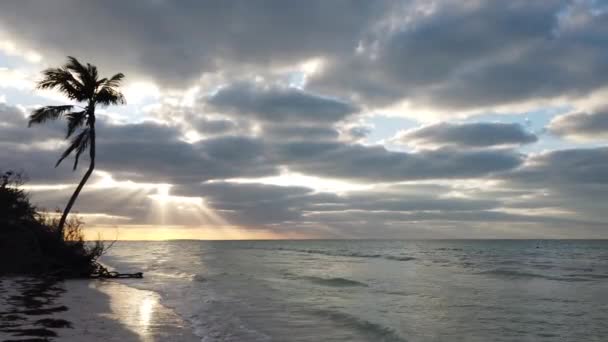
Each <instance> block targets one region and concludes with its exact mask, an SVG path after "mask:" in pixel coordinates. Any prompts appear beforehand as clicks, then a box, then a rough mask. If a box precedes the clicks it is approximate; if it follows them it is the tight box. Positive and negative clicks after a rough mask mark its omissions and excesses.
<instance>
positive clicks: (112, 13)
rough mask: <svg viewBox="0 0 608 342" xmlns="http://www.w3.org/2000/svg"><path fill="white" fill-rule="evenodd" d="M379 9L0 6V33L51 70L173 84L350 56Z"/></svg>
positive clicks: (64, 1) (69, 2)
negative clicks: (85, 68)
mask: <svg viewBox="0 0 608 342" xmlns="http://www.w3.org/2000/svg"><path fill="white" fill-rule="evenodd" d="M386 3H390V2H388V1H374V2H369V1H362V0H356V1H337V2H331V3H328V2H326V1H323V0H314V1H307V2H306V3H301V4H300V3H295V4H294V3H289V4H288V3H285V2H284V1H280V0H277V1H275V0H271V1H267V2H265V3H264V4H263V5H260V4H258V3H253V2H251V1H246V0H242V1H230V2H215V1H197V0H190V1H185V2H181V3H180V4H176V3H172V2H166V1H155V0H145V1H140V2H138V3H130V2H125V1H119V0H110V1H104V2H100V3H93V2H82V1H78V0H60V1H54V2H53V3H52V4H51V3H46V2H42V3H41V2H38V1H28V0H24V1H17V2H10V3H5V4H3V5H2V12H1V13H0V30H3V31H6V32H7V33H8V35H9V37H10V39H12V40H15V41H17V42H18V43H19V45H20V46H24V47H26V48H32V47H33V48H36V50H37V51H39V52H40V53H41V54H42V55H43V56H44V57H45V59H48V61H49V62H51V63H52V64H55V63H58V62H60V61H63V59H64V57H65V55H66V54H69V55H75V56H79V57H81V58H82V59H83V60H91V61H94V62H95V63H96V64H98V66H100V67H102V70H108V72H116V71H122V72H125V73H127V75H134V77H144V78H152V79H153V80H155V81H156V82H157V83H158V84H159V85H162V86H169V87H177V88H183V87H184V86H186V87H187V84H189V83H192V82H194V81H195V80H196V79H198V77H199V76H200V75H201V74H202V73H203V72H216V71H220V70H222V69H223V68H224V67H226V66H227V65H229V66H232V67H235V68H236V67H238V68H241V69H243V68H248V67H254V68H260V67H269V66H274V65H276V66H282V65H290V64H294V63H299V62H302V61H303V60H307V59H310V58H314V57H317V56H319V55H336V54H340V53H343V52H344V51H351V50H352V49H354V47H355V46H356V44H357V40H358V37H359V35H360V34H361V32H362V31H363V30H365V27H367V26H368V25H369V24H370V22H372V21H373V20H374V18H375V17H377V16H378V15H379V13H383V11H384V10H385V8H386V7H387V5H386ZM24 22H27V23H28V25H23V23H24ZM74 27H79V28H80V29H79V30H74V29H73V28H74ZM90 37H95V39H90ZM117 37H120V39H117Z"/></svg>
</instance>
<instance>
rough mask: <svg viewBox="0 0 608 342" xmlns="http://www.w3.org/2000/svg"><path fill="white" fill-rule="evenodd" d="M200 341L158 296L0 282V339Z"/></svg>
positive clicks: (88, 285) (115, 288)
mask: <svg viewBox="0 0 608 342" xmlns="http://www.w3.org/2000/svg"><path fill="white" fill-rule="evenodd" d="M19 339H29V340H30V341H66V342H72V341H74V342H76V341H84V340H86V341H93V342H94V341H117V342H118V341H125V342H129V341H145V342H152V341H201V337H197V336H196V335H194V332H193V330H192V328H191V327H190V326H189V325H188V323H187V322H186V321H185V320H184V319H182V318H181V317H180V316H178V315H177V314H176V313H175V311H173V310H172V309H170V308H168V307H166V306H163V305H162V304H161V303H160V296H159V294H157V293H155V292H152V291H147V290H140V289H136V288H133V287H130V286H128V285H125V284H123V283H120V282H116V281H113V280H94V279H90V280H89V279H68V280H60V281H52V280H49V279H41V278H32V277H14V278H0V340H19Z"/></svg>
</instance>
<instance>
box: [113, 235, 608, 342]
mask: <svg viewBox="0 0 608 342" xmlns="http://www.w3.org/2000/svg"><path fill="white" fill-rule="evenodd" d="M104 262H106V263H108V264H110V265H112V266H114V267H116V268H118V269H120V270H121V271H143V272H145V275H146V277H145V278H144V280H143V281H141V282H129V283H128V284H129V285H132V286H137V287H140V288H145V289H148V290H153V291H156V292H158V293H159V294H161V296H162V298H163V301H164V304H166V305H168V306H170V307H172V308H174V309H175V311H176V312H177V313H178V314H180V315H181V316H182V317H183V318H184V319H186V320H188V321H189V322H191V324H192V326H193V327H194V328H195V330H196V333H197V334H198V335H199V336H201V337H202V339H203V341H484V342H485V341H606V338H607V336H608V241H579V240H577V241H507V240H491V241H484V240H477V241H460V240H459V241H454V240H450V241H225V242H206V241H169V242H119V243H117V244H116V245H115V246H114V248H113V249H112V250H111V251H110V252H109V254H108V255H107V256H106V257H104Z"/></svg>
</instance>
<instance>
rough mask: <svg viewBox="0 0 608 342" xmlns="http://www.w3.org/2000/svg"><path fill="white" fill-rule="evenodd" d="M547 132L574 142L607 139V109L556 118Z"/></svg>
mask: <svg viewBox="0 0 608 342" xmlns="http://www.w3.org/2000/svg"><path fill="white" fill-rule="evenodd" d="M549 131H550V132H551V133H553V134H556V135H558V136H562V137H566V138H572V139H575V140H593V139H606V138H608V108H602V109H600V110H597V111H594V112H591V113H589V112H574V113H569V114H565V115H562V116H558V117H556V118H554V119H553V120H552V121H551V122H550V123H549Z"/></svg>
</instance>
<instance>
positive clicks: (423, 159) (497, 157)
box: [275, 142, 523, 182]
mask: <svg viewBox="0 0 608 342" xmlns="http://www.w3.org/2000/svg"><path fill="white" fill-rule="evenodd" d="M275 149H276V151H277V152H276V153H277V155H278V158H279V160H280V163H282V164H285V165H287V166H289V168H290V169H291V170H293V171H297V172H302V173H304V174H310V175H316V176H321V177H330V178H344V179H351V180H361V181H368V182H391V181H393V182H394V181H407V180H420V179H458V178H473V177H483V176H485V175H489V174H491V173H493V172H498V171H505V170H509V169H513V168H515V167H517V166H519V165H520V164H521V163H522V161H523V157H522V156H521V155H519V154H517V153H515V152H513V151H509V150H497V151H460V150H450V149H440V150H434V151H421V152H418V153H405V152H393V151H389V150H387V149H385V148H384V147H381V146H364V145H359V144H346V143H339V142H294V143H287V144H283V145H278V146H275Z"/></svg>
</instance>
